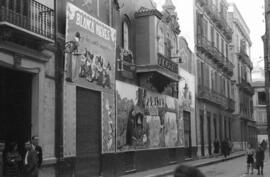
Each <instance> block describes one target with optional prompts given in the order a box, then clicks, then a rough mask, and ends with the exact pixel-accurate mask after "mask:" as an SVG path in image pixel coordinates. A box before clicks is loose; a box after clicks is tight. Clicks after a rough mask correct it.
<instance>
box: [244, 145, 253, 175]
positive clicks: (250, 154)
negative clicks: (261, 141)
mask: <svg viewBox="0 0 270 177" xmlns="http://www.w3.org/2000/svg"><path fill="white" fill-rule="evenodd" d="M254 153H255V152H254V149H253V148H252V145H251V144H250V143H248V147H247V150H246V155H247V174H249V170H250V169H251V174H253V164H254V157H253V156H254Z"/></svg>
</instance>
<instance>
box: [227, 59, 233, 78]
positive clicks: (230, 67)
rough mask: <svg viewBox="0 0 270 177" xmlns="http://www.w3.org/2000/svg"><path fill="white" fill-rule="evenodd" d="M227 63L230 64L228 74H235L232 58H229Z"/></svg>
mask: <svg viewBox="0 0 270 177" xmlns="http://www.w3.org/2000/svg"><path fill="white" fill-rule="evenodd" d="M227 65H228V74H229V75H230V76H232V75H233V69H234V65H233V64H232V62H231V61H230V60H227Z"/></svg>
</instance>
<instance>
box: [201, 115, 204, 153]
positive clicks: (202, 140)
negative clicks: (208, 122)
mask: <svg viewBox="0 0 270 177" xmlns="http://www.w3.org/2000/svg"><path fill="white" fill-rule="evenodd" d="M203 126H204V116H203V111H201V112H200V130H201V154H202V156H205V154H204V129H203Z"/></svg>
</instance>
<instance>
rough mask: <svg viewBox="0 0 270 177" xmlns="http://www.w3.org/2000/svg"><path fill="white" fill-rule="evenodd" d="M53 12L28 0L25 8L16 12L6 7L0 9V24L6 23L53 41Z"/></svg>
mask: <svg viewBox="0 0 270 177" xmlns="http://www.w3.org/2000/svg"><path fill="white" fill-rule="evenodd" d="M54 13H55V12H54V10H53V9H51V8H49V7H47V6H45V5H43V4H41V3H39V2H37V1H35V0H29V4H28V7H27V8H24V9H23V10H22V11H20V12H18V11H16V10H15V9H9V8H8V7H7V6H3V5H2V6H1V7H0V22H7V23H10V24H13V25H16V26H18V27H21V28H23V29H26V30H28V31H30V32H34V33H36V34H38V35H41V36H43V37H46V38H48V39H51V40H53V39H54V35H55V32H54V28H55V21H54V15H55V14H54Z"/></svg>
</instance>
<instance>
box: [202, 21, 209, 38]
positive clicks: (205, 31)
mask: <svg viewBox="0 0 270 177" xmlns="http://www.w3.org/2000/svg"><path fill="white" fill-rule="evenodd" d="M207 32H208V22H207V20H205V19H203V36H204V37H205V38H206V39H207Z"/></svg>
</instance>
